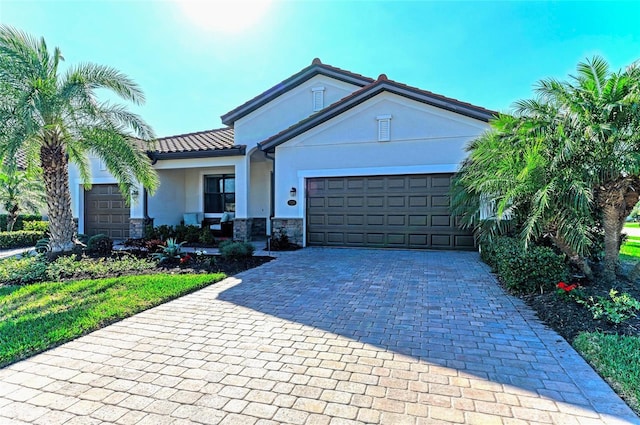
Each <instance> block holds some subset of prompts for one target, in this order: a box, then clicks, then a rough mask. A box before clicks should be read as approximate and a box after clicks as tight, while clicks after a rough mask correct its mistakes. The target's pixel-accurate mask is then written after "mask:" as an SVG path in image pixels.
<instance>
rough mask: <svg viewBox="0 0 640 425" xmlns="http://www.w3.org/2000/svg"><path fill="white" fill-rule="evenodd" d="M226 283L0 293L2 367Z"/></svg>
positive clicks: (184, 280) (187, 278) (154, 279)
mask: <svg viewBox="0 0 640 425" xmlns="http://www.w3.org/2000/svg"><path fill="white" fill-rule="evenodd" d="M224 278H225V275H224V274H223V273H215V274H193V275H187V274H177V275H170V274H153V275H141V276H123V277H117V278H108V279H93V280H80V281H73V282H44V283H35V284H31V285H25V286H3V287H0V367H3V366H5V365H7V364H10V363H13V362H15V361H18V360H20V359H23V358H25V357H28V356H31V355H33V354H35V353H39V352H41V351H44V350H47V349H49V348H51V347H55V346H57V345H59V344H62V343H63V342H66V341H70V340H72V339H74V338H76V337H78V336H80V335H84V334H86V333H88V332H91V331H93V330H96V329H99V328H101V327H103V326H105V325H107V324H109V323H113V322H115V321H118V320H120V319H123V318H125V317H128V316H131V315H132V314H135V313H138V312H140V311H143V310H146V309H148V308H150V307H153V306H156V305H159V304H162V303H163V302H166V301H168V300H171V299H173V298H177V297H180V296H182V295H185V294H187V293H189V292H192V291H194V290H196V289H200V288H202V287H205V286H207V285H209V284H211V283H213V282H218V281H220V280H222V279H224Z"/></svg>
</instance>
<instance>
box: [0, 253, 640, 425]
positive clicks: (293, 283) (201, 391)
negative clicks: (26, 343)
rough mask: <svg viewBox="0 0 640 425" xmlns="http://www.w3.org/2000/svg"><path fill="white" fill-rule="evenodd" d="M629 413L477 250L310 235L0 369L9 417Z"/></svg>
mask: <svg viewBox="0 0 640 425" xmlns="http://www.w3.org/2000/svg"><path fill="white" fill-rule="evenodd" d="M14 423H15V424H23V423H27V424H46V425H56V424H66V425H73V424H102V423H109V424H121V425H127V424H153V425H159V424H160V425H161V424H176V425H178V424H189V423H197V424H243V425H247V424H248V425H252V424H263V425H266V424H284V423H286V424H306V425H312V424H361V423H367V424H369V423H373V424H376V423H382V424H393V425H401V424H412V425H417V424H433V423H466V424H505V425H507V424H563V425H564V424H568V425H571V424H578V425H581V424H629V423H635V424H638V423H640V420H639V419H638V417H637V416H635V415H634V414H633V412H632V411H631V410H630V409H629V408H628V406H627V405H626V404H624V403H623V402H622V401H621V400H620V398H618V396H617V395H616V394H615V393H614V392H613V391H612V390H611V388H610V387H609V386H608V385H607V384H606V383H605V382H604V381H603V380H602V379H601V378H600V377H599V376H598V375H597V374H596V373H595V372H594V371H593V370H592V369H591V368H590V367H589V366H588V365H587V364H586V363H585V362H584V361H583V360H582V358H581V357H580V356H579V355H578V354H576V352H575V351H574V350H573V349H572V348H571V347H570V346H569V345H568V344H567V343H566V342H565V341H564V340H563V339H562V338H561V337H559V336H558V335H557V334H556V333H555V332H553V331H552V330H550V329H548V328H546V327H544V326H543V325H542V324H540V323H539V322H538V321H537V320H536V318H535V316H534V314H533V313H532V312H531V310H530V309H529V308H527V307H526V306H525V305H524V304H523V303H522V302H521V301H520V300H518V299H515V298H513V297H510V296H508V295H506V294H505V293H504V292H503V290H502V289H501V288H500V287H499V286H498V285H497V284H496V281H495V279H494V278H493V276H492V275H491V274H490V272H489V270H488V268H487V267H486V266H485V265H484V264H482V263H480V261H479V259H478V255H477V253H469V252H413V251H388V250H355V249H354V250H351V249H321V248H317V249H305V250H302V251H297V252H293V253H283V254H281V255H279V257H278V259H277V260H274V261H272V262H270V263H268V264H266V265H264V266H262V267H259V268H256V269H253V270H249V271H247V272H244V273H241V274H239V275H237V276H236V277H234V278H229V279H227V280H225V281H223V282H221V283H219V284H216V285H212V286H210V287H208V288H205V289H203V290H200V291H198V292H196V293H193V294H191V295H188V296H185V297H183V298H180V299H178V300H175V301H172V302H169V303H167V304H164V305H162V306H159V307H157V308H154V309H151V310H148V311H146V312H143V313H141V314H138V315H136V316H133V317H131V318H129V319H126V320H123V321H121V322H119V323H116V324H113V325H111V326H108V327H106V328H104V329H101V330H99V331H97V332H94V333H92V334H90V335H87V336H85V337H82V338H79V339H77V340H75V341H73V342H70V343H68V344H65V345H62V346H60V347H58V348H55V349H52V350H50V351H48V352H45V353H43V354H40V355H37V356H34V357H32V358H30V359H28V360H25V361H21V362H18V363H16V364H14V365H12V366H9V367H6V368H4V369H1V370H0V424H3V425H5V424H7V425H8V424H14Z"/></svg>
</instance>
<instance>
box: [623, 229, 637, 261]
mask: <svg viewBox="0 0 640 425" xmlns="http://www.w3.org/2000/svg"><path fill="white" fill-rule="evenodd" d="M634 224H635V223H634ZM620 259H621V260H623V261H638V260H640V237H639V236H629V237H627V241H626V242H625V243H624V245H622V247H621V248H620Z"/></svg>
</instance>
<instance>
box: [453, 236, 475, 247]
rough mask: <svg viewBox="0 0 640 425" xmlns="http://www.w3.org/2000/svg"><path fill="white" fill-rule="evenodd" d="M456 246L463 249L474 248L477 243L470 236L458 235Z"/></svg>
mask: <svg viewBox="0 0 640 425" xmlns="http://www.w3.org/2000/svg"><path fill="white" fill-rule="evenodd" d="M455 244H456V246H460V247H463V248H474V246H475V241H474V239H473V236H469V235H456V236H455Z"/></svg>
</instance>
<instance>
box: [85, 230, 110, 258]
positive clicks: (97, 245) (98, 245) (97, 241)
mask: <svg viewBox="0 0 640 425" xmlns="http://www.w3.org/2000/svg"><path fill="white" fill-rule="evenodd" d="M112 250H113V240H111V238H110V237H109V236H107V235H104V234H102V233H100V234H98V235H94V236H91V237H90V238H89V242H88V243H87V251H89V252H90V253H92V254H97V255H110V254H111V251H112Z"/></svg>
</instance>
